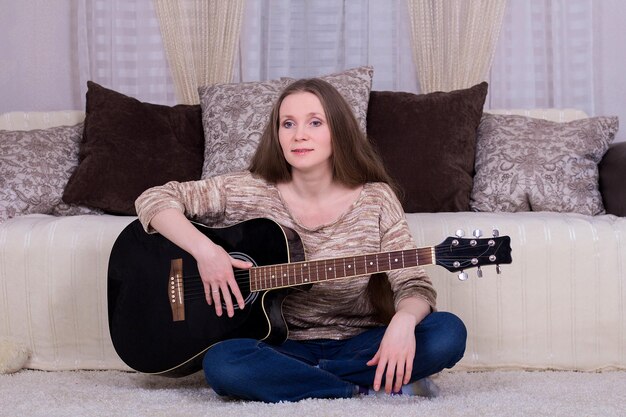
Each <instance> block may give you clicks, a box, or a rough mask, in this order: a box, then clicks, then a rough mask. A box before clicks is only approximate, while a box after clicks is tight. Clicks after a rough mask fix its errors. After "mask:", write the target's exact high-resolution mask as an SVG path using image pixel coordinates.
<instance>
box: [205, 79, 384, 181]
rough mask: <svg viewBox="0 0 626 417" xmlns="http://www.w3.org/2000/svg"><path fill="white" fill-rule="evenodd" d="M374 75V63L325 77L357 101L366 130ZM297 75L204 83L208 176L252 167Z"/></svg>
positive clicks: (354, 103) (353, 103)
mask: <svg viewBox="0 0 626 417" xmlns="http://www.w3.org/2000/svg"><path fill="white" fill-rule="evenodd" d="M372 76H373V69H372V67H359V68H354V69H349V70H346V71H343V72H340V73H337V74H330V75H326V76H321V77H320V78H321V79H323V80H325V81H328V82H329V83H330V84H332V85H333V86H334V87H335V88H337V90H338V91H339V92H340V93H341V94H342V95H343V97H344V98H345V99H346V101H347V102H348V103H349V104H350V105H351V106H352V108H353V110H354V113H355V116H356V117H357V120H358V121H359V123H360V125H361V128H362V129H363V130H365V123H366V115H367V106H368V99H369V93H370V89H371V86H372ZM293 81H295V80H294V79H292V78H281V79H280V80H270V81H263V82H246V83H232V84H215V85H210V86H204V87H200V88H199V89H198V92H199V94H200V105H201V106H202V124H203V127H204V135H205V140H206V143H205V151H204V166H203V169H202V178H209V177H212V176H214V175H219V174H225V173H227V172H234V171H241V170H245V169H247V168H248V165H249V163H250V159H251V158H252V155H254V152H255V150H256V148H257V145H258V143H259V140H260V138H261V135H262V133H263V130H264V129H265V125H266V124H267V120H268V118H269V115H270V111H271V109H272V106H273V105H274V102H275V101H276V100H277V99H278V96H279V95H280V93H281V92H282V90H283V89H284V88H285V87H287V86H288V85H289V84H291V83H292V82H293Z"/></svg>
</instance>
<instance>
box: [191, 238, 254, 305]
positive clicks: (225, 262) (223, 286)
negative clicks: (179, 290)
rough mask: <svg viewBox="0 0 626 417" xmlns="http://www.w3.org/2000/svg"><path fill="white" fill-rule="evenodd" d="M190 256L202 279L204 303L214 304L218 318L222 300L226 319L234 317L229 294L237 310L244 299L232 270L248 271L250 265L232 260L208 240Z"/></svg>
mask: <svg viewBox="0 0 626 417" xmlns="http://www.w3.org/2000/svg"><path fill="white" fill-rule="evenodd" d="M192 255H193V256H194V258H195V259H196V261H197V262H198V272H199V273H200V277H201V278H202V285H203V286H204V294H205V297H206V301H207V303H209V305H212V304H213V303H215V313H216V314H217V315H218V316H221V315H222V299H223V300H224V304H226V313H227V314H228V317H232V316H234V314H235V309H234V307H233V300H232V296H231V293H232V295H234V296H235V300H236V301H237V304H238V305H239V308H240V309H243V308H244V299H243V296H242V295H241V291H240V290H239V285H238V284H237V280H236V278H235V274H234V272H233V268H239V269H249V268H250V267H252V264H251V263H250V262H245V261H242V260H240V259H235V258H232V257H231V256H230V255H228V253H226V251H225V250H224V249H223V248H222V247H221V246H218V245H216V244H214V243H213V242H211V241H210V240H209V239H208V238H207V239H206V241H204V242H202V244H201V245H200V248H199V249H198V250H196V251H194V252H192Z"/></svg>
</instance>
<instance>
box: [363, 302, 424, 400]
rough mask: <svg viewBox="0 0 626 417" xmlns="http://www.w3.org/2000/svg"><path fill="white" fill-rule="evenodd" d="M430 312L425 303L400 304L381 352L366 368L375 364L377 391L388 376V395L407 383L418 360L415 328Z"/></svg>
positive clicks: (382, 341)
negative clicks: (414, 363)
mask: <svg viewBox="0 0 626 417" xmlns="http://www.w3.org/2000/svg"><path fill="white" fill-rule="evenodd" d="M430 312H431V307H430V304H428V302H426V300H424V299H423V298H419V297H407V298H405V299H403V300H401V301H400V302H399V303H398V309H397V311H396V314H394V316H393V317H392V319H391V322H389V325H388V326H387V330H385V334H384V335H383V340H381V342H380V346H379V347H378V351H377V352H376V354H375V355H374V357H373V358H372V359H370V360H369V361H368V362H367V365H369V366H374V365H376V374H375V375H374V383H373V386H374V390H376V391H378V390H379V389H380V385H381V383H382V379H383V375H384V376H385V392H386V393H387V394H390V393H391V392H392V391H393V392H398V391H400V388H402V385H403V384H408V383H409V381H410V380H411V374H412V372H413V360H414V359H415V326H417V325H418V324H419V323H420V322H421V321H422V320H423V319H424V317H426V316H427V315H428V314H429V313H430Z"/></svg>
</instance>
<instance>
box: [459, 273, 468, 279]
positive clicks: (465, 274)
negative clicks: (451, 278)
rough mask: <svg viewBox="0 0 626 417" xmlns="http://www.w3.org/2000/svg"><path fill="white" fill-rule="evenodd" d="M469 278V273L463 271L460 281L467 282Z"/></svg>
mask: <svg viewBox="0 0 626 417" xmlns="http://www.w3.org/2000/svg"><path fill="white" fill-rule="evenodd" d="M468 278H469V276H468V275H467V272H464V271H461V273H460V274H459V280H461V281H467V279H468Z"/></svg>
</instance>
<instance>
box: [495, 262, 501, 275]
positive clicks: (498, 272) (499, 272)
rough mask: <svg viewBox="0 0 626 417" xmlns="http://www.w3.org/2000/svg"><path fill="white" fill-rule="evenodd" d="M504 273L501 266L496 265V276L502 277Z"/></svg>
mask: <svg viewBox="0 0 626 417" xmlns="http://www.w3.org/2000/svg"><path fill="white" fill-rule="evenodd" d="M501 273H502V269H500V265H499V264H498V265H496V274H498V275H500V274H501Z"/></svg>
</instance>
